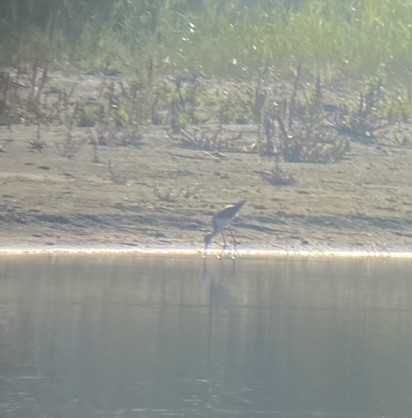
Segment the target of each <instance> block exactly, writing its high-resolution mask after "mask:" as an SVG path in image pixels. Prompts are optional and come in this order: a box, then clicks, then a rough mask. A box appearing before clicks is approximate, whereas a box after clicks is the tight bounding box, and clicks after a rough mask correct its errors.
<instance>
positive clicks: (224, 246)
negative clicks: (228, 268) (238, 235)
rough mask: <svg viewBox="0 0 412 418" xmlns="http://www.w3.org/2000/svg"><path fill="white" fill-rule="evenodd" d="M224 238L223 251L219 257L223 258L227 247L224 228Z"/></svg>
mask: <svg viewBox="0 0 412 418" xmlns="http://www.w3.org/2000/svg"><path fill="white" fill-rule="evenodd" d="M222 238H223V247H222V251H221V252H220V254H219V255H218V257H219V258H222V255H223V253H224V252H225V249H226V247H227V242H226V236H225V232H224V231H223V230H222Z"/></svg>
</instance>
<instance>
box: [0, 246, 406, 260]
mask: <svg viewBox="0 0 412 418" xmlns="http://www.w3.org/2000/svg"><path fill="white" fill-rule="evenodd" d="M219 254H220V250H219V249H212V250H208V252H207V255H206V257H203V251H202V250H200V249H199V248H179V247H176V248H162V247H158V248H155V247H136V248H129V247H121V246H119V247H81V246H67V247H65V246H61V247H54V248H50V247H45V246H38V247H9V248H7V247H0V257H5V256H45V255H46V256H48V255H50V256H72V255H77V256H99V255H112V256H137V257H146V256H147V257H172V258H173V257H194V258H199V259H219V257H218V255H219ZM237 258H241V259H247V258H252V259H276V258H314V259H316V258H322V259H323V258H327V259H330V258H338V259H344V258H350V259H354V258H359V259H368V258H374V259H376V258H379V259H383V258H386V259H387V258H390V259H406V260H412V251H406V250H405V251H375V250H370V251H369V250H362V251H360V250H338V249H332V250H330V249H329V250H303V249H302V250H296V249H284V250H281V249H279V250H274V249H264V248H251V249H240V250H237V251H236V258H235V259H237ZM220 259H221V260H226V259H228V260H230V259H231V252H230V251H227V252H225V253H224V255H223V256H222V257H221V258H220Z"/></svg>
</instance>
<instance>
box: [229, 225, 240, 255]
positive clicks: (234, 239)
mask: <svg viewBox="0 0 412 418" xmlns="http://www.w3.org/2000/svg"><path fill="white" fill-rule="evenodd" d="M228 230H229V232H230V236H231V237H232V241H233V252H232V258H235V254H236V249H237V244H239V242H238V241H237V240H236V237H235V234H234V233H233V231H232V228H230V227H229V228H228Z"/></svg>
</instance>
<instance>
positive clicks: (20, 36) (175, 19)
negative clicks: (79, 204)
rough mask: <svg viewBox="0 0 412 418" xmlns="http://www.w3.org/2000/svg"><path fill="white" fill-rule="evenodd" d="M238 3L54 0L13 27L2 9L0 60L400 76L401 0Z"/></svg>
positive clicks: (411, 6) (219, 72)
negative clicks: (66, 5) (56, 1)
mask: <svg viewBox="0 0 412 418" xmlns="http://www.w3.org/2000/svg"><path fill="white" fill-rule="evenodd" d="M10 3H12V1H11V2H10ZM72 3H74V4H76V3H79V5H80V4H82V3H81V2H72ZM93 3H94V2H93ZM243 3H244V2H240V1H223V0H209V1H207V2H204V5H203V7H189V5H190V2H188V1H184V0H168V1H145V0H135V1H124V2H110V1H105V2H104V5H105V7H104V8H103V9H104V10H103V11H102V12H101V13H97V11H98V10H99V9H96V7H98V6H95V9H93V8H92V7H91V6H90V5H89V6H87V7H86V6H83V7H85V9H84V10H81V9H79V10H77V9H76V8H75V7H73V8H72V9H70V10H66V13H63V12H62V10H60V9H59V8H54V9H52V10H51V11H50V13H49V15H47V21H46V22H43V24H42V25H40V24H36V21H33V22H30V21H29V22H28V23H29V24H27V21H26V22H25V25H24V27H21V28H19V26H18V25H12V24H10V22H8V24H6V23H7V22H6V21H5V19H3V21H2V22H0V23H1V24H2V25H1V26H2V30H1V32H2V41H0V56H1V62H0V65H3V66H4V65H8V66H9V65H19V64H21V63H24V62H25V61H31V60H33V59H36V58H37V59H39V60H40V61H45V62H47V63H49V65H55V66H60V67H67V66H68V65H70V66H72V67H77V68H88V69H90V68H102V67H103V66H104V65H105V63H106V62H107V61H108V60H109V62H110V65H111V66H113V67H116V68H118V69H120V70H123V71H125V69H134V70H136V69H139V68H143V66H144V65H146V63H147V60H148V59H149V58H150V59H151V60H153V62H154V65H155V68H156V70H157V71H159V72H164V73H170V72H178V71H184V70H188V71H195V70H201V71H202V72H204V73H206V74H208V75H215V76H218V77H223V78H233V77H239V76H243V75H245V76H248V75H250V74H251V73H253V72H254V71H255V70H256V68H257V67H259V66H261V65H262V64H269V65H271V66H272V67H273V68H275V69H276V70H278V71H279V73H282V72H288V71H289V70H290V69H291V68H294V67H295V66H296V64H297V63H298V62H299V63H301V65H302V66H303V68H304V69H305V70H308V71H313V72H317V73H320V72H325V71H327V72H328V73H336V74H345V75H349V76H356V77H364V76H366V77H369V76H373V75H379V76H382V75H384V76H390V77H391V78H392V79H395V78H399V79H402V80H406V81H407V82H408V83H409V78H410V75H409V72H410V68H411V65H412V25H411V22H412V2H411V1H410V0H381V1H379V2H377V1H376V0H357V1H356V0H352V1H351V0H348V1H345V2H342V1H341V0H318V1H316V2H314V1H309V2H301V4H300V7H297V8H295V9H292V8H287V4H288V2H287V1H283V2H280V1H275V0H272V1H265V2H263V1H261V2H255V3H256V4H257V6H254V7H252V8H247V7H245V6H244V5H243ZM289 3H290V2H289ZM86 5H87V3H86ZM259 5H261V7H259ZM285 5H286V6H285ZM79 7H80V6H79ZM76 13H77V15H76ZM88 13H89V15H88ZM93 13H94V14H93ZM70 16H71V19H72V20H69V17H70ZM44 19H45V18H44ZM33 20H34V18H33ZM70 22H71V23H70ZM72 22H75V23H72ZM30 23H32V24H30ZM137 72H138V71H137Z"/></svg>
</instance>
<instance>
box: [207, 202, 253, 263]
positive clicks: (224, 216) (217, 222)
mask: <svg viewBox="0 0 412 418" xmlns="http://www.w3.org/2000/svg"><path fill="white" fill-rule="evenodd" d="M245 203H246V200H242V201H241V202H239V203H236V204H235V205H229V206H226V207H225V208H223V209H222V210H221V211H219V212H217V213H216V214H215V216H213V231H212V232H211V233H210V234H207V235H206V237H205V252H204V256H205V255H206V250H207V247H208V246H209V245H210V243H211V242H212V240H213V238H214V237H215V236H216V235H217V234H219V233H221V234H222V238H223V248H222V252H221V253H220V254H219V257H220V256H221V255H222V254H223V251H224V250H225V248H226V247H227V244H226V237H225V232H224V229H225V228H226V227H228V225H229V224H230V222H232V221H233V219H234V218H236V216H237V215H238V213H239V212H240V210H241V209H242V207H243V205H244V204H245ZM228 230H229V233H230V236H231V237H232V240H233V252H236V245H237V241H236V238H235V236H234V234H233V231H232V230H231V228H230V227H228Z"/></svg>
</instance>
